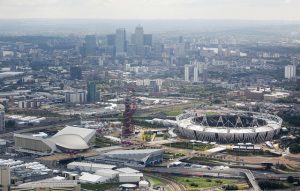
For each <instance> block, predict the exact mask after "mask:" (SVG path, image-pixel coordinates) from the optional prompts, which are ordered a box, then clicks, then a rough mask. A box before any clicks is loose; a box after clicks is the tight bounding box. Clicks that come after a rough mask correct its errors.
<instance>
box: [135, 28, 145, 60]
mask: <svg viewBox="0 0 300 191" xmlns="http://www.w3.org/2000/svg"><path fill="white" fill-rule="evenodd" d="M134 37H135V44H136V53H137V55H138V56H144V52H145V50H144V29H143V27H142V26H141V25H138V26H137V27H136V28H135V33H134Z"/></svg>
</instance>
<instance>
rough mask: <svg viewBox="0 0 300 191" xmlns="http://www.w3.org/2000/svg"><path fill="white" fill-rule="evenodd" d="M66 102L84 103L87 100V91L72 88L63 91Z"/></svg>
mask: <svg viewBox="0 0 300 191" xmlns="http://www.w3.org/2000/svg"><path fill="white" fill-rule="evenodd" d="M65 101H66V103H85V102H86V101H87V93H86V91H84V90H74V91H67V92H65Z"/></svg>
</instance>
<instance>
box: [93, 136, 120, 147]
mask: <svg viewBox="0 0 300 191" xmlns="http://www.w3.org/2000/svg"><path fill="white" fill-rule="evenodd" d="M116 145H120V144H119V143H117V142H114V141H111V140H110V139H107V138H105V137H96V140H95V147H97V148H102V147H110V146H116Z"/></svg>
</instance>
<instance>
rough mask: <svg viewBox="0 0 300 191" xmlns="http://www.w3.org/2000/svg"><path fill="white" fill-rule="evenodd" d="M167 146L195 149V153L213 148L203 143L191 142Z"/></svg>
mask: <svg viewBox="0 0 300 191" xmlns="http://www.w3.org/2000/svg"><path fill="white" fill-rule="evenodd" d="M165 146H168V147H174V148H179V149H191V150H192V149H193V150H195V151H206V150H208V149H211V148H213V147H214V146H213V145H209V144H203V143H190V142H178V143H171V144H166V145H165Z"/></svg>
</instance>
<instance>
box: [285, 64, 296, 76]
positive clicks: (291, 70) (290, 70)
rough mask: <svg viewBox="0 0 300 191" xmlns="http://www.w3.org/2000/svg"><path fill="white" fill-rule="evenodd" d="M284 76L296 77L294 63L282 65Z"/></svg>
mask: <svg viewBox="0 0 300 191" xmlns="http://www.w3.org/2000/svg"><path fill="white" fill-rule="evenodd" d="M284 77H285V78H287V79H293V78H295V77H296V65H287V66H285V67H284Z"/></svg>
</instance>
